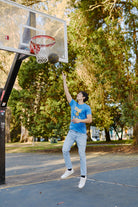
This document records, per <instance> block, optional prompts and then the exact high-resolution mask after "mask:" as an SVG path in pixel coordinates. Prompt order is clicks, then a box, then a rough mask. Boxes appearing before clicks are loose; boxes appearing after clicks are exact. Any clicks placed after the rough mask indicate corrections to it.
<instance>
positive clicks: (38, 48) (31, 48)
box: [30, 35, 56, 54]
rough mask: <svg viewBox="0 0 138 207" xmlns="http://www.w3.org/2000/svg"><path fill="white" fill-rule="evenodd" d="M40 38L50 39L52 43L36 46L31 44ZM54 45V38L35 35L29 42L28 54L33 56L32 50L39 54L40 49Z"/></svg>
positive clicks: (36, 44)
mask: <svg viewBox="0 0 138 207" xmlns="http://www.w3.org/2000/svg"><path fill="white" fill-rule="evenodd" d="M41 37H44V38H46V39H51V40H53V42H52V43H49V44H47V45H44V44H38V43H35V42H33V40H35V39H37V38H41ZM55 43H56V41H55V38H54V37H51V36H49V35H36V36H33V37H32V38H31V41H30V52H31V53H33V54H34V53H35V52H34V48H35V49H36V51H37V52H39V51H40V48H41V47H52V46H53V45H54V44H55Z"/></svg>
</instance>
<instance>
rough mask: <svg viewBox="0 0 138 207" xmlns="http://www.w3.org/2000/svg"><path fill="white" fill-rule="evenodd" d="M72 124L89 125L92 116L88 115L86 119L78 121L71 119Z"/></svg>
mask: <svg viewBox="0 0 138 207" xmlns="http://www.w3.org/2000/svg"><path fill="white" fill-rule="evenodd" d="M72 122H74V123H86V124H88V123H91V122H92V115H91V114H88V115H87V118H86V119H78V118H75V119H72Z"/></svg>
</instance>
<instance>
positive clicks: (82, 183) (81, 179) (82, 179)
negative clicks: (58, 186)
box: [78, 177, 87, 188]
mask: <svg viewBox="0 0 138 207" xmlns="http://www.w3.org/2000/svg"><path fill="white" fill-rule="evenodd" d="M86 180H87V177H85V178H83V177H81V178H80V182H79V185H78V188H83V187H84V186H85V183H86Z"/></svg>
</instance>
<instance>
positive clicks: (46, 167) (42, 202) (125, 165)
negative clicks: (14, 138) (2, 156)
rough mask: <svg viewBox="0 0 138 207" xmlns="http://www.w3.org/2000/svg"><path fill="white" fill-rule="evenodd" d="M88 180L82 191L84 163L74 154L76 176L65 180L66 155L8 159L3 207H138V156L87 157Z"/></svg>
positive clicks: (0, 196) (0, 206)
mask: <svg viewBox="0 0 138 207" xmlns="http://www.w3.org/2000/svg"><path fill="white" fill-rule="evenodd" d="M86 155H87V167H88V179H87V182H86V186H85V187H84V188H83V189H81V190H80V189H78V187H77V185H78V182H79V173H80V169H79V167H80V162H79V156H78V154H77V153H71V159H72V163H73V167H74V170H75V173H74V174H73V175H72V176H71V177H69V178H68V179H66V180H61V179H60V176H61V174H62V173H64V170H65V167H64V160H63V157H62V154H60V153H57V154H33V153H32V154H31V153H26V154H18V153H12V154H7V155H6V184H5V185H0V207H36V206H39V207H56V206H61V207H137V206H138V155H137V154H123V153H120V154H115V153H114V154H113V153H87V154H86Z"/></svg>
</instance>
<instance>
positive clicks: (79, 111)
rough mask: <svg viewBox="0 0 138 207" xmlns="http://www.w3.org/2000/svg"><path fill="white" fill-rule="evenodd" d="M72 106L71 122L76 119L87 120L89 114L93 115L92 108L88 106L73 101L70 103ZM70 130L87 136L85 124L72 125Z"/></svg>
mask: <svg viewBox="0 0 138 207" xmlns="http://www.w3.org/2000/svg"><path fill="white" fill-rule="evenodd" d="M70 106H71V120H72V119H74V118H78V119H86V118H87V115H88V114H92V113H91V108H90V106H88V105H87V104H85V103H84V104H78V103H77V102H76V101H74V100H73V99H72V100H71V102H70ZM70 129H71V130H74V131H77V132H80V133H83V134H86V124H85V123H73V122H72V121H71V123H70Z"/></svg>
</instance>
